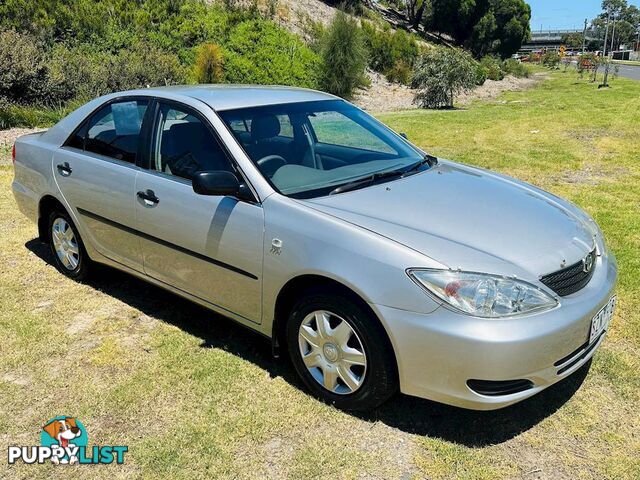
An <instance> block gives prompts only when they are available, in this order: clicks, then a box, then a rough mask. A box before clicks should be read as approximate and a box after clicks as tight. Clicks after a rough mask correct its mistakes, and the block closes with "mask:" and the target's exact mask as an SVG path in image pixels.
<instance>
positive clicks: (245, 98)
mask: <svg viewBox="0 0 640 480" xmlns="http://www.w3.org/2000/svg"><path fill="white" fill-rule="evenodd" d="M163 93H171V94H173V95H184V96H186V97H191V98H195V99H197V100H200V101H201V102H204V103H206V104H207V105H209V106H210V107H211V108H212V109H214V110H216V111H222V110H231V109H237V108H246V107H258V106H264V105H276V104H282V103H297V102H312V101H318V100H337V99H339V97H335V96H333V95H330V94H328V93H323V92H319V91H317V90H310V89H306V88H296V87H284V86H264V85H226V84H225V85H209V84H200V85H172V86H167V87H156V88H147V89H143V90H130V91H127V92H121V93H120V95H136V94H137V95H153V96H158V97H162V96H163Z"/></svg>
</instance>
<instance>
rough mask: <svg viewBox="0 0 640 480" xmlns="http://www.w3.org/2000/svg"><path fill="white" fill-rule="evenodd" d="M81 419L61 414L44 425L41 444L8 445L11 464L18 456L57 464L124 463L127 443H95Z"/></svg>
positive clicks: (29, 462)
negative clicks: (89, 445)
mask: <svg viewBox="0 0 640 480" xmlns="http://www.w3.org/2000/svg"><path fill="white" fill-rule="evenodd" d="M88 441H89V436H88V434H87V430H86V429H85V427H84V425H83V424H82V422H80V420H78V419H77V418H74V417H67V416H64V415H62V416H58V417H55V418H52V419H51V420H49V421H48V422H47V423H45V424H44V425H43V426H42V430H41V432H40V446H35V445H30V446H15V445H12V446H10V447H9V449H8V457H9V465H13V464H14V463H16V462H17V461H18V460H22V461H23V462H24V463H27V464H33V463H38V464H43V463H45V462H48V461H49V462H51V463H54V464H56V465H73V464H90V465H96V464H103V465H104V464H109V463H114V462H115V463H118V464H121V463H124V454H125V453H126V452H127V451H128V450H129V447H125V446H111V445H103V446H98V445H94V446H92V447H91V448H89V447H88Z"/></svg>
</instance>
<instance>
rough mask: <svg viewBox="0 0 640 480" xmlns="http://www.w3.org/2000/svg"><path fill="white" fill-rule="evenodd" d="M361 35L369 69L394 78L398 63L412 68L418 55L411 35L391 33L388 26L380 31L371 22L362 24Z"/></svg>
mask: <svg viewBox="0 0 640 480" xmlns="http://www.w3.org/2000/svg"><path fill="white" fill-rule="evenodd" d="M362 33H363V35H364V40H365V44H366V46H367V50H368V51H369V67H371V69H373V70H375V71H376V72H380V73H383V74H385V75H386V76H387V78H389V74H391V76H394V74H395V73H396V72H394V70H395V69H396V68H397V65H398V64H399V63H400V62H403V63H404V64H405V65H407V66H408V67H409V68H410V69H411V68H413V65H414V63H415V61H416V59H417V58H418V55H419V54H420V48H419V46H418V42H417V41H416V39H415V38H414V36H413V35H410V34H408V33H407V32H405V31H404V30H396V31H392V30H391V28H390V27H389V26H388V24H386V26H385V28H383V29H380V28H378V27H376V26H375V25H374V24H372V23H371V22H362ZM390 80H391V79H390ZM403 83H405V82H403Z"/></svg>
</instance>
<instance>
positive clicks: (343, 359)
mask: <svg viewBox="0 0 640 480" xmlns="http://www.w3.org/2000/svg"><path fill="white" fill-rule="evenodd" d="M286 335H287V345H288V349H289V354H290V356H291V360H292V362H293V365H294V367H295V369H296V371H297V372H298V374H299V375H300V377H301V378H302V380H303V381H304V383H305V385H306V386H307V387H308V388H309V390H311V391H312V392H313V393H314V394H315V395H316V396H317V397H319V398H321V399H322V400H324V401H325V402H327V403H330V404H333V405H335V406H336V407H338V408H342V409H345V410H369V409H372V408H375V407H377V406H378V405H380V404H381V403H383V402H384V401H385V400H387V399H388V398H389V397H390V396H391V395H392V394H393V393H394V392H395V391H396V390H397V384H398V382H397V378H396V369H395V359H394V357H393V352H392V351H391V348H390V344H389V341H388V338H387V336H386V332H385V331H384V329H383V328H382V326H381V325H380V323H379V322H378V321H377V319H375V318H372V315H371V313H369V312H368V311H367V310H366V309H365V308H363V307H362V306H361V305H359V304H358V302H356V301H354V299H352V298H349V296H346V295H343V294H341V293H324V292H316V293H311V292H310V293H309V294H307V295H305V296H304V297H303V298H301V299H300V300H299V301H298V302H297V304H296V305H295V306H294V308H293V309H292V311H291V314H290V316H289V321H288V323H287V331H286Z"/></svg>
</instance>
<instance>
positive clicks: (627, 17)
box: [591, 0, 640, 48]
mask: <svg viewBox="0 0 640 480" xmlns="http://www.w3.org/2000/svg"><path fill="white" fill-rule="evenodd" d="M602 9H603V10H604V11H603V12H602V13H601V14H600V15H598V16H597V17H596V18H594V19H593V20H592V21H591V27H592V31H593V32H594V33H595V35H596V36H597V38H598V39H599V42H598V43H599V45H598V48H602V41H603V40H604V37H605V30H606V23H607V18H608V17H609V18H610V20H611V22H615V31H614V29H613V27H612V24H611V23H610V24H609V40H608V42H607V43H609V45H608V47H607V48H609V47H610V46H611V43H610V42H611V38H612V37H613V47H614V48H618V47H619V46H620V45H623V44H626V45H631V44H633V43H634V42H635V41H636V39H637V35H638V30H639V29H640V10H639V9H638V8H637V7H636V6H634V5H627V0H605V1H603V2H602Z"/></svg>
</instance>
